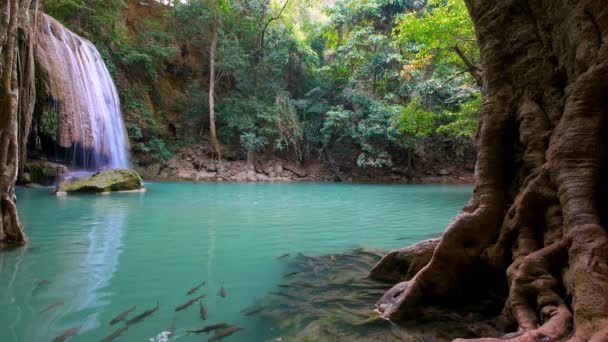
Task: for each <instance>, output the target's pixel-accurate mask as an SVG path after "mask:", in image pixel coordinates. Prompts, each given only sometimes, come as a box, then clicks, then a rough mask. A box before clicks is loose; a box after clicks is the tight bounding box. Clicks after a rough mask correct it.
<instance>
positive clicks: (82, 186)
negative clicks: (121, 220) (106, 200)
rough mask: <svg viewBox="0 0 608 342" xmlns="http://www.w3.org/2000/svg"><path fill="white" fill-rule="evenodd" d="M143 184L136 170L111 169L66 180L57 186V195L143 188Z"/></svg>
mask: <svg viewBox="0 0 608 342" xmlns="http://www.w3.org/2000/svg"><path fill="white" fill-rule="evenodd" d="M143 189H144V184H143V181H142V179H141V177H140V176H139V174H137V172H135V171H133V170H127V169H113V170H104V171H100V172H97V173H96V174H94V175H92V176H91V177H87V178H78V179H71V180H66V181H64V182H62V183H61V184H59V185H58V186H57V191H56V193H57V194H58V195H62V194H66V193H104V192H117V191H136V190H143Z"/></svg>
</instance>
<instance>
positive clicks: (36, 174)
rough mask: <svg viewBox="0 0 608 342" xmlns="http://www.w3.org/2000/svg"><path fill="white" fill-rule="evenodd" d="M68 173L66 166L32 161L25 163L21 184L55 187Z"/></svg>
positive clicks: (43, 161)
mask: <svg viewBox="0 0 608 342" xmlns="http://www.w3.org/2000/svg"><path fill="white" fill-rule="evenodd" d="M67 172H68V168H67V167H66V166H65V165H61V164H55V163H51V162H48V161H45V160H31V161H28V162H27V163H25V168H24V172H23V174H22V175H21V182H23V183H26V184H40V185H54V184H55V182H56V181H57V180H58V179H59V178H61V176H62V175H64V174H66V173H67Z"/></svg>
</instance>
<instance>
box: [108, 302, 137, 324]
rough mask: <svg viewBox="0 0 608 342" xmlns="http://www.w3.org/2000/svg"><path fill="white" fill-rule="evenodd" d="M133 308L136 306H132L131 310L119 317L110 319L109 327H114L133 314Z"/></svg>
mask: <svg viewBox="0 0 608 342" xmlns="http://www.w3.org/2000/svg"><path fill="white" fill-rule="evenodd" d="M135 308H136V306H133V307H132V308H130V309H127V310H125V311H123V312H122V313H121V314H120V315H118V316H116V317H114V318H112V320H111V321H110V325H114V324H116V323H118V322H120V321H122V320H123V319H125V318H126V317H127V316H128V315H129V314H130V313H131V312H133V310H135Z"/></svg>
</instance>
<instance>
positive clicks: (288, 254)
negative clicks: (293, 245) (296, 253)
mask: <svg viewBox="0 0 608 342" xmlns="http://www.w3.org/2000/svg"><path fill="white" fill-rule="evenodd" d="M290 255H291V254H290V253H285V254H283V255H281V256H280V257H278V258H277V259H283V258H287V257H288V256H290Z"/></svg>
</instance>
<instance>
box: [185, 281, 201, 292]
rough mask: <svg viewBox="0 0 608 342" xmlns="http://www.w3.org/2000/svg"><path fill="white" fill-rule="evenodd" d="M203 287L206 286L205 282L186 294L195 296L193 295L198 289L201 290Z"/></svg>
mask: <svg viewBox="0 0 608 342" xmlns="http://www.w3.org/2000/svg"><path fill="white" fill-rule="evenodd" d="M203 285H205V282H202V283H200V284H199V285H197V286H195V287H193V288H191V289H190V291H188V292H187V293H186V294H187V295H191V294H193V293H194V292H196V291H197V290H198V289H200V288H201V286H203Z"/></svg>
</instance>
